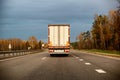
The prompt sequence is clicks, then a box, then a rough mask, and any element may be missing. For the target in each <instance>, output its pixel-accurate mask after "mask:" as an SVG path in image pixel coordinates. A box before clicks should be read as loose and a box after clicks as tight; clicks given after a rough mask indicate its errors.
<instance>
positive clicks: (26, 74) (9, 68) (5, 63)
mask: <svg viewBox="0 0 120 80" xmlns="http://www.w3.org/2000/svg"><path fill="white" fill-rule="evenodd" d="M0 80H120V59H118V58H109V57H104V56H98V55H93V54H89V53H82V52H79V51H76V50H71V53H70V54H69V55H68V56H60V55H59V56H52V57H51V56H50V55H49V53H48V52H47V51H44V52H40V53H35V54H29V55H25V56H19V57H14V58H9V59H4V60H0Z"/></svg>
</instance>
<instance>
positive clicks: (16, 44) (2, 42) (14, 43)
mask: <svg viewBox="0 0 120 80" xmlns="http://www.w3.org/2000/svg"><path fill="white" fill-rule="evenodd" d="M42 43H43V42H42V41H41V40H40V41H38V40H37V39H36V37H34V36H31V37H29V39H28V40H21V39H19V38H12V39H0V51H8V50H34V49H41V48H42ZM9 45H11V49H10V48H9Z"/></svg>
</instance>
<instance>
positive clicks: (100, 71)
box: [95, 69, 107, 73]
mask: <svg viewBox="0 0 120 80" xmlns="http://www.w3.org/2000/svg"><path fill="white" fill-rule="evenodd" d="M95 71H97V72H98V73H107V72H106V71H104V70H102V69H95Z"/></svg>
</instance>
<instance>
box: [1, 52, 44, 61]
mask: <svg viewBox="0 0 120 80" xmlns="http://www.w3.org/2000/svg"><path fill="white" fill-rule="evenodd" d="M40 51H42V50H16V51H0V59H3V58H8V57H14V56H22V55H27V54H31V53H35V52H40Z"/></svg>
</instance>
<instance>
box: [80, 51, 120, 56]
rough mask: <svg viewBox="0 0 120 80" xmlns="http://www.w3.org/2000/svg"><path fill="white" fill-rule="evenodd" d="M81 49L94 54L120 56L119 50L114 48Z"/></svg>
mask: <svg viewBox="0 0 120 80" xmlns="http://www.w3.org/2000/svg"><path fill="white" fill-rule="evenodd" d="M81 51H87V52H91V53H94V54H100V55H106V56H111V57H120V51H115V50H99V49H84V50H81Z"/></svg>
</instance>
